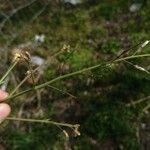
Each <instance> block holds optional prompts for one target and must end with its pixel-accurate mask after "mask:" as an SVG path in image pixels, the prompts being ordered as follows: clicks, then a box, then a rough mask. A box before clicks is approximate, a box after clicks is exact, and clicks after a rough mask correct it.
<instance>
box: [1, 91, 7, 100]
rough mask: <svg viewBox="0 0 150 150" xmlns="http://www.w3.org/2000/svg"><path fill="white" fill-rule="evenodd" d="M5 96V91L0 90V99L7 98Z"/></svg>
mask: <svg viewBox="0 0 150 150" xmlns="http://www.w3.org/2000/svg"><path fill="white" fill-rule="evenodd" d="M7 96H8V93H7V92H4V91H2V90H0V100H3V99H5V98H7Z"/></svg>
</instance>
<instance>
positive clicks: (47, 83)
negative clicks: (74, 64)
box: [7, 54, 150, 99]
mask: <svg viewBox="0 0 150 150" xmlns="http://www.w3.org/2000/svg"><path fill="white" fill-rule="evenodd" d="M141 57H150V54H143V55H135V56H128V57H124V58H118V59H116V60H114V61H111V62H110V61H109V62H106V63H105V64H98V65H95V66H92V67H88V68H84V69H81V70H79V71H76V72H72V73H69V74H65V75H62V76H59V77H57V78H54V79H52V80H50V81H48V82H45V83H43V84H40V85H37V86H35V89H36V90H37V89H41V88H44V87H45V86H47V85H49V84H52V83H54V82H56V81H59V80H62V79H65V78H68V77H72V76H75V75H78V74H81V73H83V72H87V71H90V70H93V69H96V68H99V67H102V66H104V65H110V64H112V63H117V62H121V61H124V60H128V59H134V58H141ZM32 90H33V89H32V88H30V89H27V90H25V91H22V92H20V93H18V94H16V95H13V96H12V97H9V98H7V99H12V98H15V97H18V96H20V95H23V94H25V93H27V92H30V91H32Z"/></svg>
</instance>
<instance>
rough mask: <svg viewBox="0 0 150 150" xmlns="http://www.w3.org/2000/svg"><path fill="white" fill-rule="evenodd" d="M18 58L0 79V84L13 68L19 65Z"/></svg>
mask: <svg viewBox="0 0 150 150" xmlns="http://www.w3.org/2000/svg"><path fill="white" fill-rule="evenodd" d="M17 63H18V60H16V61H14V62H13V64H12V65H11V66H10V68H9V69H8V70H7V71H6V73H5V74H4V75H3V76H2V78H1V79H0V84H1V83H2V82H3V80H5V78H6V77H7V76H8V75H9V73H10V72H11V71H12V69H13V68H14V67H15V66H16V65H17Z"/></svg>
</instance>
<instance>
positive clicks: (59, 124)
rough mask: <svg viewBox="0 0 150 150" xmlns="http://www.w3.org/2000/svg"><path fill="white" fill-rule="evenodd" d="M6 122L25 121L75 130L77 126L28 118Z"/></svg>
mask: <svg viewBox="0 0 150 150" xmlns="http://www.w3.org/2000/svg"><path fill="white" fill-rule="evenodd" d="M6 120H13V121H25V122H33V123H46V124H53V125H56V126H64V127H70V128H75V127H76V126H77V124H74V125H73V124H69V123H59V122H55V121H50V120H39V119H26V118H14V117H7V118H6Z"/></svg>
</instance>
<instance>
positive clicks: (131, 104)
mask: <svg viewBox="0 0 150 150" xmlns="http://www.w3.org/2000/svg"><path fill="white" fill-rule="evenodd" d="M148 99H150V96H147V97H144V98H141V99H139V100H137V101H134V102H131V103H129V104H127V106H128V107H130V106H134V105H136V104H139V103H142V102H144V101H147V100H148Z"/></svg>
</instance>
